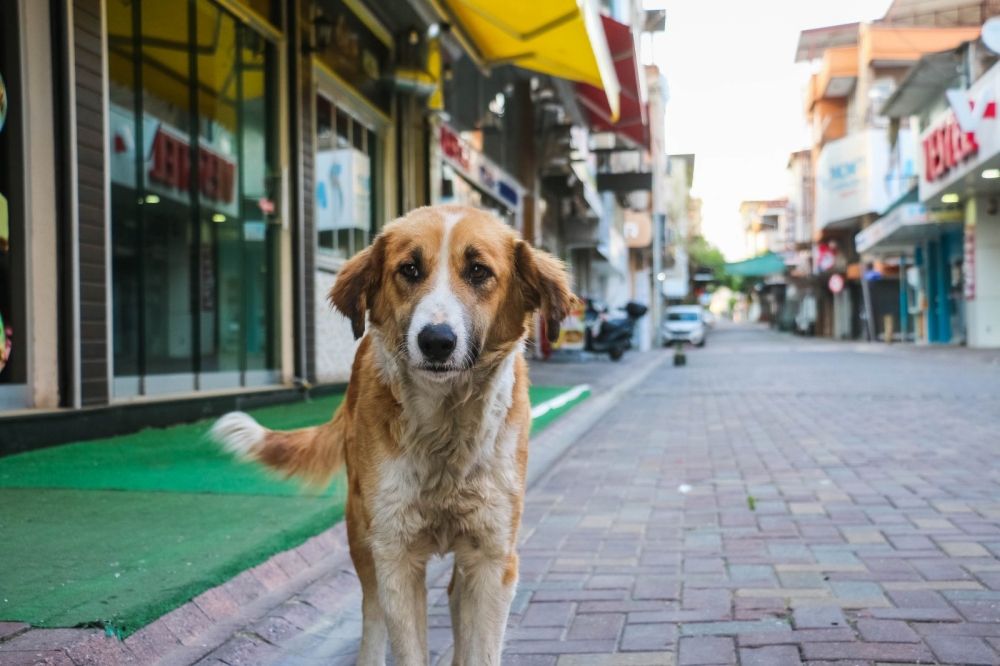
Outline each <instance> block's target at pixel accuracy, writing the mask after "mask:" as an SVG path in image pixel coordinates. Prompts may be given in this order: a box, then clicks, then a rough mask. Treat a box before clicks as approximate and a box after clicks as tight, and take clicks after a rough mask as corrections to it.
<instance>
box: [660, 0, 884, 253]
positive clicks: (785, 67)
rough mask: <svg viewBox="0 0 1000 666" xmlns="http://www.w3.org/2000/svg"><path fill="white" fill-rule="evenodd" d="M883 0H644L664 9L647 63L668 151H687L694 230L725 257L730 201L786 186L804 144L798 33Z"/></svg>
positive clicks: (780, 191) (733, 235) (848, 19)
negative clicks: (699, 206) (657, 83)
mask: <svg viewBox="0 0 1000 666" xmlns="http://www.w3.org/2000/svg"><path fill="white" fill-rule="evenodd" d="M889 4H890V0H757V1H755V2H745V1H738V0H729V1H723V2H692V1H691V0H645V2H644V6H645V7H646V8H647V9H654V8H661V9H662V8H665V9H666V10H667V23H666V32H665V33H663V34H662V35H658V36H657V38H656V39H655V40H654V41H653V49H652V50H653V62H654V63H655V64H657V65H658V66H659V67H660V71H661V72H662V73H663V74H664V75H665V76H666V78H667V81H668V83H669V88H670V101H669V102H668V103H667V107H666V134H665V137H666V146H667V152H669V153H671V154H677V153H694V154H695V177H694V185H693V188H692V194H693V195H694V196H700V197H701V198H702V199H703V200H704V207H703V210H702V213H703V219H704V222H703V226H702V228H703V231H704V235H705V237H706V238H707V239H708V241H709V242H711V243H713V244H715V245H716V246H718V247H719V249H721V250H722V251H723V253H724V254H725V255H726V257H727V258H728V259H730V260H734V259H741V258H743V253H744V242H743V232H742V230H741V228H740V223H739V204H740V201H743V200H745V199H770V198H775V197H781V196H785V195H786V194H787V192H788V181H789V177H788V171H787V165H788V158H789V155H790V154H791V153H792V152H794V151H797V150H803V149H805V148H807V147H808V134H807V132H806V124H805V117H804V112H803V90H804V86H805V83H806V81H807V79H808V76H809V73H810V71H811V69H810V65H809V64H808V63H800V64H798V65H796V64H795V63H794V62H793V61H794V60H795V46H796V44H797V42H798V37H799V32H800V31H801V30H804V29H808V28H818V27H822V26H827V25H838V24H841V23H852V22H854V21H870V20H874V19H878V18H881V17H882V16H884V15H885V11H886V9H887V8H888V6H889Z"/></svg>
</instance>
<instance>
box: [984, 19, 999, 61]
mask: <svg viewBox="0 0 1000 666" xmlns="http://www.w3.org/2000/svg"><path fill="white" fill-rule="evenodd" d="M981 38H982V40H983V44H986V48H988V49H989V50H990V51H993V52H994V53H1000V16H994V17H993V18H990V19H987V20H986V23H984V24H983V30H982V35H981Z"/></svg>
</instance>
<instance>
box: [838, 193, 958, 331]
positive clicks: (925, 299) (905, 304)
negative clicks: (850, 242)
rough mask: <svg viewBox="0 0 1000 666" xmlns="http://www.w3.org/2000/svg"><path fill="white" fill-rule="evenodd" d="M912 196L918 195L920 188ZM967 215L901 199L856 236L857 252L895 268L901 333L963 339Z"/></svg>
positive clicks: (955, 210)
mask: <svg viewBox="0 0 1000 666" xmlns="http://www.w3.org/2000/svg"><path fill="white" fill-rule="evenodd" d="M912 198H913V199H916V192H914V193H913V195H912ZM964 218H965V215H964V212H963V211H962V210H961V209H957V208H950V209H940V210H928V209H927V207H926V206H924V205H923V204H920V203H917V202H916V201H903V202H900V204H899V205H897V206H894V207H893V208H892V209H891V210H889V211H888V212H887V213H886V214H885V215H883V216H882V217H881V218H880V219H879V220H878V221H877V222H875V223H874V224H872V225H871V226H869V227H868V228H866V229H863V230H862V231H861V232H860V233H858V235H857V236H856V237H855V241H854V242H855V245H856V246H857V250H858V252H859V253H860V254H862V255H863V256H865V257H866V258H869V259H872V260H874V262H875V263H876V264H879V268H881V271H879V272H880V273H885V272H886V268H887V267H888V268H890V269H891V270H895V271H897V274H898V277H897V278H896V281H897V283H898V289H899V319H898V320H897V321H896V328H897V330H898V331H899V333H900V337H901V339H903V340H914V341H916V342H960V341H962V340H964V339H965V325H964V302H963V295H962V247H963V233H962V227H963V226H964ZM882 279H886V278H885V277H884V276H883V278H882Z"/></svg>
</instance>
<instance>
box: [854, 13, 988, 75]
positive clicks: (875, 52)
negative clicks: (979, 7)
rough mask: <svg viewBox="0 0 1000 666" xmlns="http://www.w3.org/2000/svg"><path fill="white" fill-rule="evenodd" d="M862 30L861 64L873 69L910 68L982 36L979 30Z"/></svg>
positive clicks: (873, 27)
mask: <svg viewBox="0 0 1000 666" xmlns="http://www.w3.org/2000/svg"><path fill="white" fill-rule="evenodd" d="M860 29H861V34H860V37H861V39H860V48H861V60H860V62H861V63H862V65H863V66H868V65H871V66H873V67H897V66H903V65H909V64H911V63H913V62H916V61H917V60H919V59H920V57H921V56H923V55H926V54H928V53H937V52H939V51H946V50H948V49H953V48H955V47H957V46H959V45H960V44H962V43H963V42H967V41H970V40H973V39H978V38H979V34H980V29H979V27H967V28H913V27H905V28H902V27H891V26H880V25H868V24H862V25H861V28H860Z"/></svg>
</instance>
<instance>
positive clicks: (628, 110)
mask: <svg viewBox="0 0 1000 666" xmlns="http://www.w3.org/2000/svg"><path fill="white" fill-rule="evenodd" d="M601 20H602V21H603V23H604V34H605V35H607V37H608V49H609V50H610V51H611V58H612V59H613V60H614V63H615V73H616V74H617V75H618V83H619V85H620V86H621V112H620V114H619V116H618V119H617V120H615V118H614V116H613V114H612V113H611V108H610V107H609V106H608V99H607V96H606V95H605V94H604V91H603V90H601V89H600V88H596V87H594V86H592V85H590V84H588V83H580V84H577V86H576V96H577V100H578V101H579V103H580V106H581V107H582V108H583V109H584V111H585V113H586V114H587V117H588V121H589V123H588V124H589V125H590V127H591V129H594V130H596V131H598V132H615V133H617V134H620V135H622V136H624V137H626V138H627V139H629V140H630V141H632V142H633V143H635V144H636V145H639V146H642V147H643V148H646V149H647V150H648V149H649V120H648V115H649V114H648V112H647V106H648V104H647V102H646V95H645V86H643V85H642V78H641V77H640V74H639V61H638V58H637V57H636V53H635V40H634V39H633V37H632V29H631V28H629V27H628V26H627V25H625V24H623V23H619V22H618V21H615V20H614V19H612V18H608V17H607V16H602V17H601Z"/></svg>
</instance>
